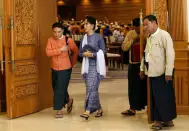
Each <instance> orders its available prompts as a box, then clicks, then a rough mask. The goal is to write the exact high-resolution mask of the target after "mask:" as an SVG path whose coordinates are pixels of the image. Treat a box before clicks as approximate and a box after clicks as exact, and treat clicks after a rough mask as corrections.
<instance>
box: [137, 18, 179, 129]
mask: <svg viewBox="0 0 189 131" xmlns="http://www.w3.org/2000/svg"><path fill="white" fill-rule="evenodd" d="M143 23H144V30H145V31H147V32H148V34H149V37H148V38H147V44H146V48H145V51H144V52H145V55H144V58H143V60H142V62H141V67H140V70H141V72H140V75H141V78H143V77H144V71H145V67H146V69H147V72H146V73H147V75H148V77H149V78H150V86H151V98H150V100H151V120H152V121H154V122H155V123H154V125H152V128H153V129H157V130H160V129H162V127H165V126H166V127H167V126H169V127H170V126H174V124H173V121H172V120H173V119H174V118H176V103H175V94H174V88H173V76H174V74H173V69H174V59H175V52H174V48H173V41H172V39H171V36H170V35H169V33H168V32H166V31H164V30H162V29H160V28H159V27H158V23H157V19H156V17H155V16H153V15H149V16H146V17H144V19H143ZM145 65H146V66H145Z"/></svg>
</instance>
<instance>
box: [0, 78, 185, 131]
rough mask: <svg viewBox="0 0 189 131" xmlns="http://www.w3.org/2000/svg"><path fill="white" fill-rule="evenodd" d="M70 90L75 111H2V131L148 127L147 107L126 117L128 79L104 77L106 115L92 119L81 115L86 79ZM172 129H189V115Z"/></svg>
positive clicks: (102, 93) (135, 130)
mask: <svg viewBox="0 0 189 131" xmlns="http://www.w3.org/2000/svg"><path fill="white" fill-rule="evenodd" d="M69 89H70V94H71V96H72V97H73V98H74V108H73V112H72V113H71V114H69V115H68V114H66V113H65V115H64V118H62V119H55V118H54V117H53V115H54V113H55V112H54V111H53V110H52V108H49V109H46V110H43V111H41V112H38V113H35V114H32V115H28V116H24V117H21V118H17V119H14V120H8V119H7V117H6V114H1V115H0V131H148V130H151V129H150V125H149V124H148V123H147V115H146V111H142V112H137V115H136V116H133V117H123V116H121V115H120V112H121V111H123V110H125V109H127V108H128V107H129V105H128V97H127V79H117V80H112V81H104V82H102V83H101V87H100V97H101V103H102V106H103V109H104V113H105V114H104V116H103V117H101V118H95V117H94V116H93V115H92V116H91V117H90V118H89V120H88V121H86V120H84V119H82V118H80V117H79V115H80V113H82V112H83V105H84V99H85V85H84V83H71V84H70V88H69ZM174 122H175V127H174V128H171V129H168V128H167V129H165V130H171V131H189V116H178V118H177V119H176V120H175V121H174Z"/></svg>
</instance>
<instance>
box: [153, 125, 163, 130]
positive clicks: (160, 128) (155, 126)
mask: <svg viewBox="0 0 189 131" xmlns="http://www.w3.org/2000/svg"><path fill="white" fill-rule="evenodd" d="M152 129H155V130H162V125H152Z"/></svg>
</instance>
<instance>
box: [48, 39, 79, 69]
mask: <svg viewBox="0 0 189 131" xmlns="http://www.w3.org/2000/svg"><path fill="white" fill-rule="evenodd" d="M65 45H66V40H65V36H64V37H63V38H62V39H56V38H54V37H50V38H49V39H48V41H47V46H46V54H47V56H48V57H50V58H51V65H50V67H51V68H52V69H53V70H66V69H69V68H71V67H74V65H75V64H76V62H77V57H78V48H77V46H76V44H75V43H74V41H73V40H72V39H71V38H68V45H69V48H70V51H71V52H72V60H71V62H70V58H69V52H68V51H64V52H61V50H60V49H61V48H62V47H63V46H65Z"/></svg>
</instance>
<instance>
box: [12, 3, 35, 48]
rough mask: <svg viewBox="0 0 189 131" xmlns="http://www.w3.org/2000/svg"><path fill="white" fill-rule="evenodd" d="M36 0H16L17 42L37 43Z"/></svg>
mask: <svg viewBox="0 0 189 131" xmlns="http://www.w3.org/2000/svg"><path fill="white" fill-rule="evenodd" d="M36 11H37V5H36V0H15V33H16V44H36V42H37V38H36V36H37V30H36V21H37V16H36Z"/></svg>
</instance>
